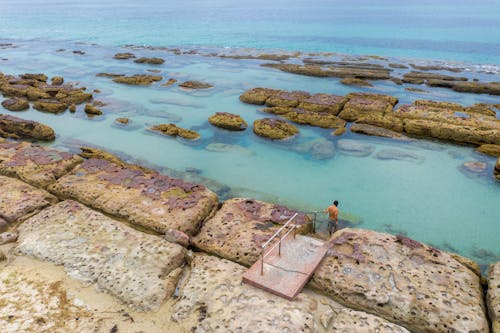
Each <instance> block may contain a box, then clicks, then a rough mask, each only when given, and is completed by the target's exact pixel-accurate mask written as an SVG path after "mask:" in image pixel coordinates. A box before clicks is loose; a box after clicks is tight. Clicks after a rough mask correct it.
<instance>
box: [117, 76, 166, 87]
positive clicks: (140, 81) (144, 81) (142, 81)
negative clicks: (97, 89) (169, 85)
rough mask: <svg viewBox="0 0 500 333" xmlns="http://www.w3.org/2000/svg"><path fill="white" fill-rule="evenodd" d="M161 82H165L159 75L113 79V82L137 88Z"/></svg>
mask: <svg viewBox="0 0 500 333" xmlns="http://www.w3.org/2000/svg"><path fill="white" fill-rule="evenodd" d="M161 80H163V77H162V76H159V75H148V74H136V75H132V76H125V75H124V76H117V77H115V78H114V79H113V82H116V83H123V84H129V85H135V86H148V85H150V84H152V83H153V82H158V81H161Z"/></svg>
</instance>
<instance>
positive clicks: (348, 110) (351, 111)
mask: <svg viewBox="0 0 500 333" xmlns="http://www.w3.org/2000/svg"><path fill="white" fill-rule="evenodd" d="M347 98H349V100H348V101H347V103H346V104H345V105H344V108H343V109H342V111H341V112H340V113H339V117H340V118H342V119H344V120H346V121H356V120H358V119H360V118H362V117H363V116H366V115H369V114H372V113H375V114H384V113H390V112H392V109H393V107H394V105H396V103H397V102H398V99H397V98H395V97H393V96H389V95H381V94H372V93H350V94H348V95H347Z"/></svg>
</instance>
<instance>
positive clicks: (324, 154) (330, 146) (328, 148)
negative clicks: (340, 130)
mask: <svg viewBox="0 0 500 333" xmlns="http://www.w3.org/2000/svg"><path fill="white" fill-rule="evenodd" d="M293 150H295V151H297V152H299V153H310V154H311V155H312V157H313V158H314V159H317V160H325V159H329V158H332V157H333V156H335V144H334V143H333V142H331V141H330V140H327V139H322V138H321V139H315V140H312V141H309V142H306V143H302V144H300V145H297V146H295V147H294V148H293Z"/></svg>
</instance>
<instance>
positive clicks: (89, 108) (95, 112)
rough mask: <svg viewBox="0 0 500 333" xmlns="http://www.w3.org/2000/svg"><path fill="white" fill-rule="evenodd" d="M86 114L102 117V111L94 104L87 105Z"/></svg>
mask: <svg viewBox="0 0 500 333" xmlns="http://www.w3.org/2000/svg"><path fill="white" fill-rule="evenodd" d="M84 111H85V113H86V114H88V115H91V116H100V115H102V111H101V110H99V109H98V108H96V107H95V106H93V105H92V104H85V109H84Z"/></svg>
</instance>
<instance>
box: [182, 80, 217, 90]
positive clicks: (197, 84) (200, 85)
mask: <svg viewBox="0 0 500 333" xmlns="http://www.w3.org/2000/svg"><path fill="white" fill-rule="evenodd" d="M179 87H181V88H187V89H208V88H212V87H213V84H210V83H206V82H201V81H186V82H182V83H180V84H179Z"/></svg>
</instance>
